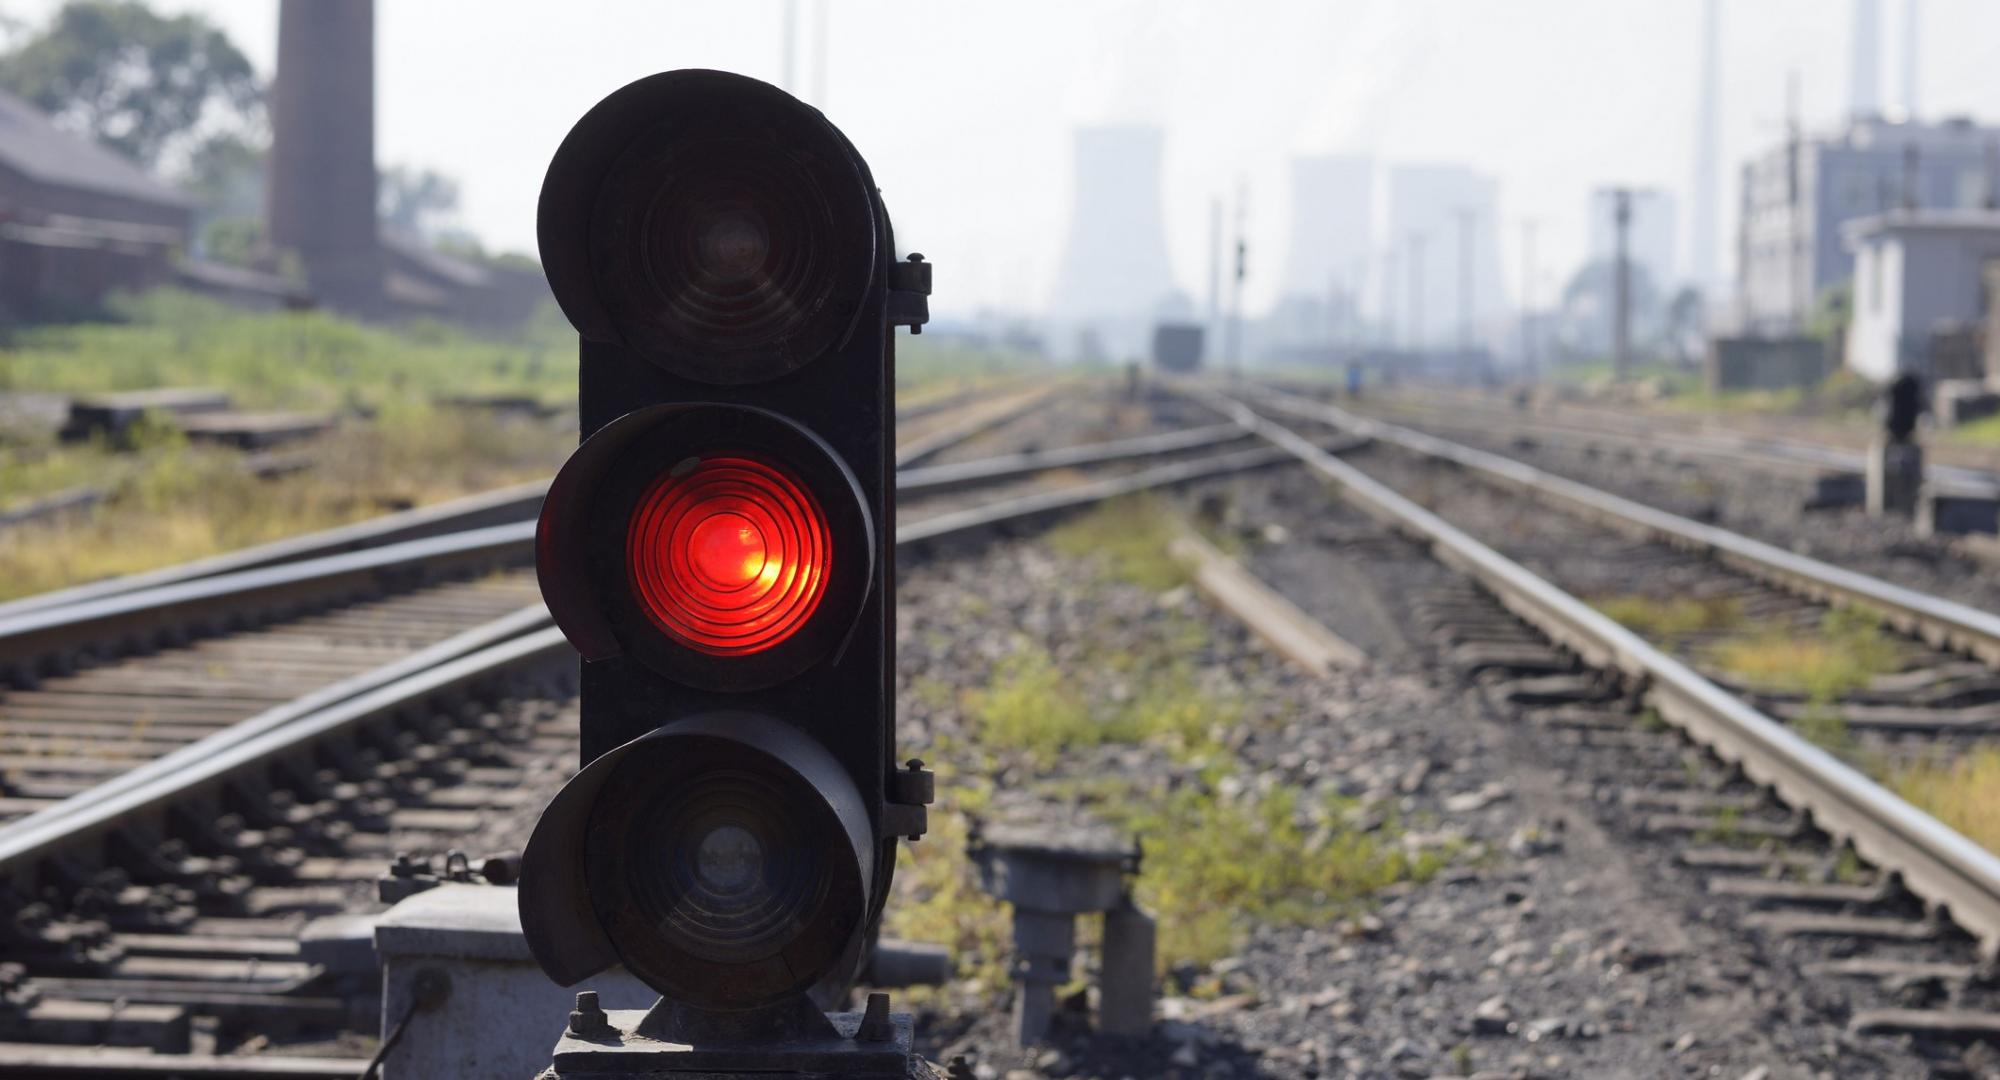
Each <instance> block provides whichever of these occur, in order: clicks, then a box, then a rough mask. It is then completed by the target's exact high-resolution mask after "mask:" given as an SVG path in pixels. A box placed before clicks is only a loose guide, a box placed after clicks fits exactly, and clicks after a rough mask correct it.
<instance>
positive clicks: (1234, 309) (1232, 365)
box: [1229, 182, 1250, 376]
mask: <svg viewBox="0 0 2000 1080" xmlns="http://www.w3.org/2000/svg"><path fill="white" fill-rule="evenodd" d="M1249 201H1250V200H1249V193H1248V191H1247V190H1246V189H1245V188H1244V186H1243V185H1242V183H1241V182H1239V183H1238V184H1237V187H1236V279H1235V281H1234V282H1233V283H1232V284H1231V285H1230V289H1229V374H1230V375H1231V376H1237V375H1241V374H1242V373H1243V278H1244V275H1245V273H1246V272H1247V271H1248V266H1247V263H1248V258H1247V256H1248V254H1249V250H1250V245H1249V242H1248V241H1247V240H1246V239H1245V238H1244V226H1245V221H1246V220H1247V218H1248V216H1249Z"/></svg>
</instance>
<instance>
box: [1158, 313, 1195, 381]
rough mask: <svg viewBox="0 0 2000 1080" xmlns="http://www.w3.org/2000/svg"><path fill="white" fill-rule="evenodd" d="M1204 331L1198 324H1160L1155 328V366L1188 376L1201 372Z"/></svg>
mask: <svg viewBox="0 0 2000 1080" xmlns="http://www.w3.org/2000/svg"><path fill="white" fill-rule="evenodd" d="M1203 337H1204V331H1203V329H1202V327H1201V326H1200V324H1198V323H1160V324H1158V325H1156V326H1154V327H1153V366H1154V367H1157V368H1159V369H1160V370H1161V371H1173V372H1179V373H1182V374H1186V373H1188V372H1193V371H1197V370H1200V368H1201V351H1202V339H1203Z"/></svg>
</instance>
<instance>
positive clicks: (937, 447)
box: [0, 389, 1018, 621]
mask: <svg viewBox="0 0 2000 1080" xmlns="http://www.w3.org/2000/svg"><path fill="white" fill-rule="evenodd" d="M993 392H994V391H992V390H987V389H974V390H967V391H959V392H956V393H952V394H949V395H946V396H944V397H942V398H937V399H935V400H928V401H925V402H922V403H920V404H919V405H917V406H915V407H912V408H911V409H910V410H909V413H910V415H911V418H912V419H919V420H921V421H922V422H923V424H924V425H925V426H924V427H922V428H920V429H919V431H920V433H921V434H922V435H923V436H924V437H925V439H926V440H927V442H928V444H929V445H928V451H929V453H931V454H936V453H941V452H944V451H946V450H948V449H950V448H951V447H952V446H955V445H958V444H960V443H963V442H964V441H966V440H969V439H974V438H977V437H978V436H979V435H981V434H983V433H985V432H986V431H989V430H991V429H992V428H993V427H996V426H998V425H1001V424H1004V423H1006V422H1007V421H1008V420H1011V419H1013V418H1014V417H1015V416H1016V415H1018V413H1017V412H1014V411H1011V410H1004V409H992V408H987V406H990V405H991V404H993V402H992V401H990V400H989V399H990V397H991V395H992V393H993ZM1012 400H1013V398H1012V397H1007V398H1003V401H1012ZM900 416H901V412H900V411H899V417H900ZM919 449H922V447H919ZM548 488H549V482H548V481H547V480H534V481H529V482H527V483H522V484H516V485H513V486H510V487H506V488H501V489H498V490H495V491H489V492H481V493H479V494H476V495H468V496H465V497H463V498H458V499H451V500H447V501H445V502H442V503H437V504H434V505H431V506H420V507H416V508H414V509H410V510H402V511H398V512H396V513H392V514H383V515H380V516H378V517H373V518H369V519H366V520H363V521H357V522H354V523H352V524H348V525H341V526H336V527H334V528H331V529H322V530H318V531H316V532H311V533H305V534H301V535H299V536H292V537H286V538H284V539H282V540H274V541H272V542H270V543H267V544H257V545H254V546H252V547H248V548H243V549H240V550H237V551H231V552H226V553H224V554H221V555H215V556H211V557H209V558H204V559H195V560H192V561H189V562H185V563H177V564H175V565H173V566H168V567H162V568H160V569H157V570H147V571H141V572H139V573H134V574H122V575H119V576H117V577H112V578H106V579H103V580H101V581H92V582H86V583H84V584H81V585H75V586H71V587H69V588H65V589H55V590H52V591H49V592H45V593H37V594H35V595H33V596H24V597H21V598H19V599H15V600H8V601H4V602H0V621H4V620H8V619H12V618H13V617H15V616H19V615H25V614H28V613H30V612H36V611H46V610H49V609H52V608H58V607H64V606H67V605H71V604H82V603H87V602H90V601H94V600H103V599H106V598H109V597H113V596H121V595H124V594H127V593H135V592H143V591H146V590H150V589H160V588H165V587H168V586H172V585H181V584H185V583H187V582H190V581H196V580H200V579H204V578H212V577H222V576H226V575H230V574H239V573H244V572H247V571H251V570H260V569H264V568H267V567H273V566H282V565H285V564H288V563H296V562H305V561H308V560H313V559H322V558H327V557H329V556H333V555H341V554H346V553H348V552H355V551H367V550H371V549H374V548H380V547H388V546H391V545H395V544H402V543H407V542H409V541H412V540H422V539H428V538H431V537H436V536H446V535H450V534H453V533H462V532H466V531H468V530H472V529H481V528H487V527H489V526H494V525H506V524H512V523H516V522H522V521H533V520H534V518H535V515H536V513H538V512H539V511H540V509H541V505H542V496H544V495H545V494H547V493H548Z"/></svg>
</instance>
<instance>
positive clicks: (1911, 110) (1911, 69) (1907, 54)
mask: <svg viewBox="0 0 2000 1080" xmlns="http://www.w3.org/2000/svg"><path fill="white" fill-rule="evenodd" d="M1918 6H1919V0H1903V116H1904V118H1906V119H1909V120H1915V119H1917V45H1918V43H1919V41H1920V38H1919V35H1918V30H1917V27H1918V24H1919V20H1918V18H1917V8H1918Z"/></svg>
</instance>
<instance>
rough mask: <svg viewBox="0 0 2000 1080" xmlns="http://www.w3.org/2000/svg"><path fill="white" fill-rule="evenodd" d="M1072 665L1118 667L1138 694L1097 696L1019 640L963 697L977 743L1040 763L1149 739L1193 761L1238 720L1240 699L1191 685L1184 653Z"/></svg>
mask: <svg viewBox="0 0 2000 1080" xmlns="http://www.w3.org/2000/svg"><path fill="white" fill-rule="evenodd" d="M1189 621H1190V622H1191V620H1189ZM1076 666H1078V667H1079V668H1083V669H1094V670H1100V671H1114V670H1115V671H1122V672H1124V673H1126V674H1128V675H1129V676H1130V680H1129V682H1130V684H1131V685H1133V686H1135V687H1136V693H1133V694H1132V695H1131V696H1129V697H1128V698H1127V699H1126V700H1124V701H1122V702H1106V701H1102V700H1101V697H1102V695H1093V694H1091V693H1090V692H1089V688H1088V687H1085V686H1083V685H1080V683H1079V682H1078V680H1076V679H1074V678H1072V677H1071V676H1070V675H1069V674H1067V673H1066V671H1065V670H1064V669H1063V668H1062V667H1061V666H1059V665H1058V664H1057V663H1056V661H1055V659H1054V658H1053V657H1051V656H1050V655H1049V653H1048V652H1047V651H1046V650H1044V649H1042V648H1040V647H1039V646H1034V645H1025V644H1024V645H1022V646H1020V647H1019V648H1017V649H1016V650H1015V651H1014V652H1013V653H1011V654H1009V655H1008V656H1007V658H1006V659H1004V660H1002V661H1001V662H1000V663H999V665H997V666H996V668H995V669H994V672H993V676H992V678H991V679H990V680H989V682H988V683H987V685H986V686H985V687H984V688H982V689H980V690H978V691H976V692H974V693H972V694H970V695H968V700H967V706H968V711H969V713H970V715H971V717H972V719H973V721H974V722H975V723H976V724H977V730H978V732H979V738H980V743H981V745H982V746H983V747H985V748H986V749H988V750H992V751H999V752H1015V753H1019V754H1021V755H1023V756H1025V757H1026V758H1027V759H1028V760H1029V761H1031V762H1033V763H1035V764H1036V765H1039V766H1043V767H1047V766H1051V765H1054V764H1055V763H1056V762H1058V761H1059V760H1061V759H1062V757H1063V755H1065V754H1066V753H1069V752H1071V751H1075V750H1081V749H1086V748H1088V747H1092V746H1102V745H1106V744H1115V743H1125V744H1131V743H1141V742H1144V743H1150V744H1153V745H1156V746H1159V747H1161V748H1163V749H1165V750H1167V751H1168V752H1169V753H1171V754H1172V755H1173V756H1174V757H1175V758H1177V759H1179V760H1191V759H1194V758H1198V757H1201V756H1203V755H1205V754H1206V753H1208V752H1210V751H1212V750H1213V748H1214V747H1215V746H1216V744H1217V742H1218V735H1219V734H1220V733H1222V732H1226V731H1228V730H1229V729H1230V728H1231V727H1233V726H1234V725H1236V724H1237V723H1240V722H1241V720H1242V717H1243V712H1244V708H1243V704H1242V703H1241V702H1240V701H1238V700H1235V699H1233V698H1229V697H1224V696H1221V695H1217V694H1213V693H1210V692H1208V691H1206V690H1204V689H1203V688H1202V687H1200V686H1198V685H1196V683H1195V680H1194V676H1193V667H1192V664H1191V663H1190V661H1188V660H1187V659H1186V658H1185V655H1184V654H1182V655H1176V654H1172V653H1164V654H1162V653H1154V652H1148V653H1145V654H1137V653H1129V652H1128V653H1122V654H1118V655H1115V656H1114V655H1104V656H1098V657H1092V658H1089V659H1086V660H1085V661H1083V662H1082V663H1080V664H1078V665H1076Z"/></svg>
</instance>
